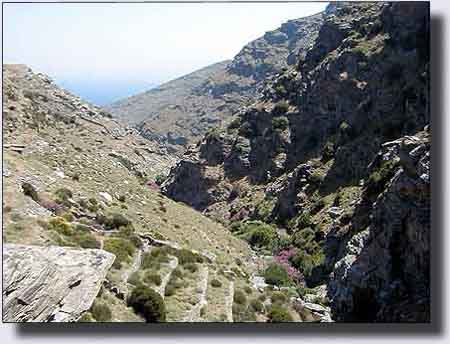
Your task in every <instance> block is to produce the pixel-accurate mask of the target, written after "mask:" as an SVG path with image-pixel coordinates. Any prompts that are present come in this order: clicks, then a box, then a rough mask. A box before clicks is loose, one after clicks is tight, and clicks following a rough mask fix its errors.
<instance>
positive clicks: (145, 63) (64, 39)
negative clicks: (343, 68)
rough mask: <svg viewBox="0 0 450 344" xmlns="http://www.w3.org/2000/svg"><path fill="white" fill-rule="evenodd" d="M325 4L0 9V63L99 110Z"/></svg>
mask: <svg viewBox="0 0 450 344" xmlns="http://www.w3.org/2000/svg"><path fill="white" fill-rule="evenodd" d="M326 5H327V3H324V2H311V3H308V2H304V3H242V4H237V3H216V4H214V3H188V4H180V3H176V4H173V3H172V4H168V3H166V4H164V3H135V4H124V3H120V4H80V3H76V4H68V3H66V4H61V3H59V4H58V3H53V4H48V3H46V4H44V3H32V4H31V3H4V4H3V63H23V64H26V65H28V66H30V67H31V68H32V69H33V70H34V71H36V72H42V73H45V74H48V75H49V76H50V77H52V78H53V79H54V80H55V82H56V83H57V84H58V85H60V86H62V87H64V88H66V89H67V90H69V91H71V92H73V93H75V94H77V95H79V96H81V97H82V98H84V99H86V100H89V101H91V102H93V103H95V104H98V105H104V104H107V103H110V102H113V101H115V100H118V99H121V98H124V97H127V96H130V95H133V94H136V93H138V92H142V91H145V90H147V89H149V88H151V87H155V86H157V85H159V84H161V83H163V82H166V81H169V80H172V79H174V78H177V77H180V76H182V75H185V74H188V73H190V72H193V71H194V70H197V69H199V68H202V67H205V66H207V65H210V64H212V63H215V62H219V61H223V60H227V59H232V58H233V57H234V56H235V55H236V54H237V53H238V52H239V51H240V49H241V48H242V47H243V46H244V45H245V44H247V43H248V42H250V41H252V40H254V39H256V38H258V37H261V36H262V35H263V34H264V33H265V32H266V31H270V30H274V29H276V28H278V27H279V26H280V25H281V24H282V23H283V22H286V21H287V20H289V19H296V18H300V17H304V16H308V15H311V14H315V13H318V12H320V11H322V10H324V9H325V7H326Z"/></svg>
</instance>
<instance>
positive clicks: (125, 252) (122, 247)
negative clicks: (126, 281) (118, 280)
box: [103, 238, 136, 269]
mask: <svg viewBox="0 0 450 344" xmlns="http://www.w3.org/2000/svg"><path fill="white" fill-rule="evenodd" d="M103 249H104V250H105V251H108V252H111V253H113V254H115V256H116V259H115V260H114V264H113V266H114V267H115V268H116V269H120V268H121V267H122V263H126V262H129V261H130V259H131V257H132V256H133V254H134V252H135V250H136V248H135V246H134V245H133V244H132V243H131V242H130V241H129V240H127V239H123V238H107V239H105V241H104V245H103Z"/></svg>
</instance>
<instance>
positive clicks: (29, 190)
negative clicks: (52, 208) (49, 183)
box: [22, 182, 39, 202]
mask: <svg viewBox="0 0 450 344" xmlns="http://www.w3.org/2000/svg"><path fill="white" fill-rule="evenodd" d="M22 190H23V193H24V195H25V196H28V197H30V198H31V199H32V200H33V201H35V202H39V195H38V193H37V191H36V188H35V187H34V186H33V185H31V184H30V183H27V182H25V183H22Z"/></svg>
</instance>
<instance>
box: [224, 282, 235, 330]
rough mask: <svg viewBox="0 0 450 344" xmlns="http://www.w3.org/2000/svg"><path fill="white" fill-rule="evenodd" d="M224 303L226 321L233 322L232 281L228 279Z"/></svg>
mask: <svg viewBox="0 0 450 344" xmlns="http://www.w3.org/2000/svg"><path fill="white" fill-rule="evenodd" d="M226 296H227V297H226V299H225V305H226V308H227V313H226V315H227V321H228V322H233V298H234V282H233V281H230V284H229V285H228V293H227V295H226Z"/></svg>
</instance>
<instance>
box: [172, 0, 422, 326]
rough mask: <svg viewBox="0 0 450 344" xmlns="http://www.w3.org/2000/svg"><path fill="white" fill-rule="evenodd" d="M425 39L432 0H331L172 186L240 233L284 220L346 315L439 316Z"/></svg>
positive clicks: (280, 231)
mask: <svg viewBox="0 0 450 344" xmlns="http://www.w3.org/2000/svg"><path fill="white" fill-rule="evenodd" d="M428 44H429V6H428V4H426V3H411V2H409V3H383V2H377V3H336V4H332V5H330V6H329V7H328V8H327V10H326V11H325V13H324V14H323V23H322V25H321V26H320V29H319V33H318V35H317V38H316V39H315V41H314V44H313V45H312V47H311V48H310V49H308V50H307V51H306V53H305V54H299V56H298V59H297V62H296V64H295V66H292V67H290V68H288V69H287V70H285V71H283V72H282V73H279V74H278V75H276V76H275V77H274V78H272V80H270V81H268V82H267V84H266V86H265V88H264V90H263V91H262V93H263V96H262V97H261V98H260V99H259V100H257V101H256V102H255V103H254V104H253V105H252V106H249V107H248V108H246V109H243V110H242V111H241V113H240V114H239V115H238V116H235V118H234V119H233V120H232V122H231V123H230V124H229V125H228V126H227V127H224V128H218V129H216V130H213V131H210V132H209V133H208V134H206V136H205V137H204V138H203V139H202V140H201V141H200V142H199V143H198V144H197V146H196V147H192V148H191V149H190V150H188V151H187V152H186V154H185V156H184V157H183V159H182V160H181V161H180V162H179V163H178V164H177V166H176V167H175V168H174V169H173V170H172V171H171V174H170V176H169V178H168V180H167V181H166V182H165V184H164V185H163V189H164V191H165V193H166V194H167V195H168V196H170V197H171V198H173V199H175V200H177V201H182V202H185V203H187V204H189V205H191V206H193V207H195V208H196V209H198V210H200V211H203V212H204V213H205V214H208V215H209V216H211V217H213V218H215V219H217V220H219V221H222V222H224V223H226V224H228V225H230V228H231V229H232V230H233V231H236V230H237V233H241V234H242V233H245V231H246V230H248V228H249V225H248V224H249V221H250V220H252V221H250V222H251V223H254V221H262V222H265V223H268V224H271V225H272V226H274V227H276V228H277V238H278V241H279V242H282V246H284V247H291V248H293V249H294V250H295V251H296V252H297V253H296V258H290V264H291V265H293V266H294V267H295V268H297V269H298V270H299V271H300V272H301V273H302V274H303V278H304V281H305V282H306V284H307V286H308V287H314V286H317V285H319V284H321V283H326V284H327V285H328V297H329V298H330V301H331V306H332V309H333V311H334V314H333V317H334V319H336V320H348V319H352V320H370V321H427V320H429V283H428V281H429V276H428V274H429V257H428V255H429V239H428V237H429V230H430V227H429V223H430V218H429V208H430V197H429V171H428V167H427V166H428V163H427V159H429V149H430V143H429V140H430V139H429V131H428V127H427V125H428V123H429V121H430V117H429V46H428ZM424 128H425V129H424ZM411 142H412V143H411ZM387 147H390V148H389V149H391V150H392V153H391V154H385V149H387ZM419 147H420V148H419ZM394 152H395V153H394ZM266 249H269V250H270V251H271V253H272V254H274V255H277V254H280V252H283V251H282V250H281V249H280V245H278V246H276V247H274V246H272V247H266ZM280 250H281V251H280ZM379 262H382V263H383V264H382V265H381V266H379V265H377V263H378V264H379ZM416 303H417V304H416ZM414 305H415V306H414ZM361 309H365V310H363V311H361Z"/></svg>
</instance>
